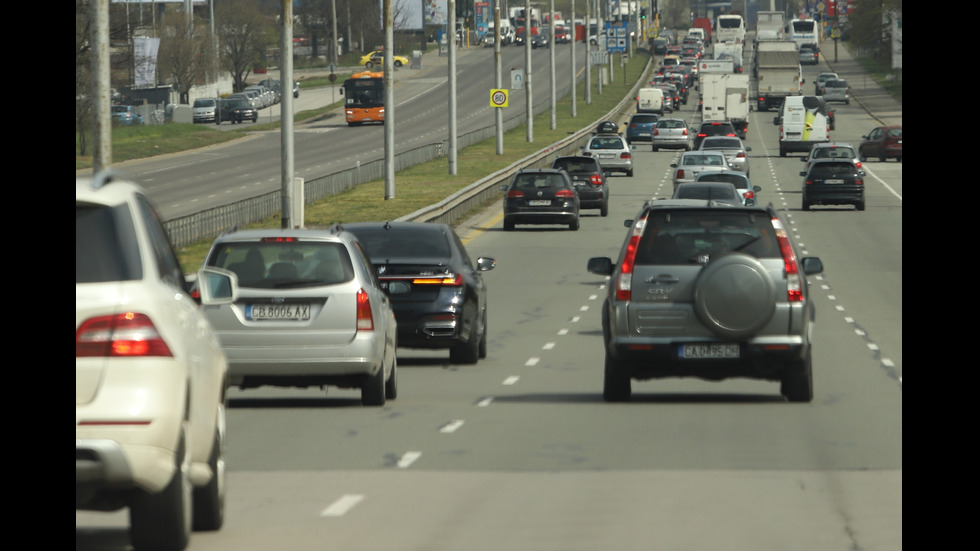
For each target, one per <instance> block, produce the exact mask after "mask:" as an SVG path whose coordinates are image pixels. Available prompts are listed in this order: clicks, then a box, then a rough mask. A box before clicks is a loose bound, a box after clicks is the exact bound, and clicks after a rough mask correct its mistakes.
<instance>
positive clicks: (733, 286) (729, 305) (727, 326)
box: [694, 253, 776, 338]
mask: <svg viewBox="0 0 980 551" xmlns="http://www.w3.org/2000/svg"><path fill="white" fill-rule="evenodd" d="M694 308H695V312H697V315H698V318H699V319H700V320H701V323H703V324H705V326H707V327H708V328H709V329H710V330H711V331H712V332H714V333H715V334H717V335H719V336H721V337H725V338H743V337H747V336H749V335H752V334H754V333H755V332H756V331H758V330H759V329H761V328H762V327H763V326H765V325H766V323H768V322H769V319H770V318H771V317H772V314H773V312H774V311H775V308H776V285H775V283H774V282H773V280H772V277H770V275H769V272H768V270H766V268H765V267H764V266H763V265H762V264H761V263H760V262H759V261H758V260H756V259H755V258H754V257H752V256H749V255H746V254H741V253H732V254H727V255H725V256H722V257H719V258H718V259H717V260H713V261H712V262H710V263H709V264H708V265H707V266H705V267H704V269H703V270H702V271H701V275H700V276H699V277H698V282H697V286H696V287H695V289H694Z"/></svg>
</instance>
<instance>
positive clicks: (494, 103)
mask: <svg viewBox="0 0 980 551" xmlns="http://www.w3.org/2000/svg"><path fill="white" fill-rule="evenodd" d="M490 107H507V90H501V89H493V90H490Z"/></svg>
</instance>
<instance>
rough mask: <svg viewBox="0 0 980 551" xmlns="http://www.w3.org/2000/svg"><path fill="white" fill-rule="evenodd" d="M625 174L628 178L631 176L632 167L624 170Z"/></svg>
mask: <svg viewBox="0 0 980 551" xmlns="http://www.w3.org/2000/svg"><path fill="white" fill-rule="evenodd" d="M626 176H628V177H630V178H632V177H633V169H632V168H631V169H629V170H627V171H626Z"/></svg>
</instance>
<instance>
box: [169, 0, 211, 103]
mask: <svg viewBox="0 0 980 551" xmlns="http://www.w3.org/2000/svg"><path fill="white" fill-rule="evenodd" d="M170 20H171V21H172V24H171V25H170V26H169V27H168V29H167V31H165V33H164V36H163V39H162V40H161V41H160V56H159V60H160V69H161V71H163V73H164V74H166V75H169V76H170V79H171V82H172V83H173V85H174V86H175V87H176V89H177V91H178V92H179V93H180V103H189V97H190V90H191V87H193V86H194V84H195V83H198V82H202V81H204V80H205V78H206V77H207V74H208V70H209V68H210V67H211V41H210V39H209V37H208V29H207V26H205V25H204V24H203V23H201V22H199V21H194V23H192V24H190V25H188V23H187V18H186V17H184V16H183V15H182V14H181V15H178V16H176V17H171V18H170Z"/></svg>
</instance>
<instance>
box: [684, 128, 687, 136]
mask: <svg viewBox="0 0 980 551" xmlns="http://www.w3.org/2000/svg"><path fill="white" fill-rule="evenodd" d="M683 135H684V136H687V128H685V129H684V132H683Z"/></svg>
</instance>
